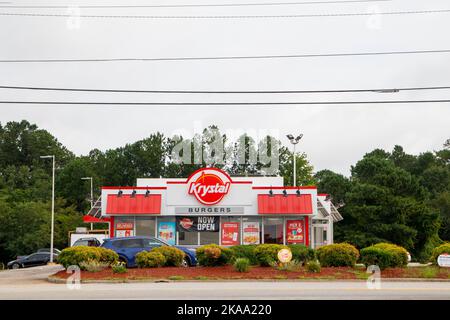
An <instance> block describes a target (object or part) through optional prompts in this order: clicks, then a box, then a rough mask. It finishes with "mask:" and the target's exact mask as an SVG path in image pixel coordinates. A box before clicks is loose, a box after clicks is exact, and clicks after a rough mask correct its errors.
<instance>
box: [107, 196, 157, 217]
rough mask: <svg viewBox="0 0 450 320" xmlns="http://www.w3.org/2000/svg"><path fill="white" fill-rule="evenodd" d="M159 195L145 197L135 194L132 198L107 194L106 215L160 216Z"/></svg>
mask: <svg viewBox="0 0 450 320" xmlns="http://www.w3.org/2000/svg"><path fill="white" fill-rule="evenodd" d="M160 213H161V195H160V194H151V195H149V196H147V197H146V196H145V195H143V194H136V195H135V196H134V197H132V196H131V195H129V194H123V195H122V196H120V197H119V196H118V195H117V194H109V195H108V202H107V206H106V214H160Z"/></svg>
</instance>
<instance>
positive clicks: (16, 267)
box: [11, 263, 20, 269]
mask: <svg viewBox="0 0 450 320" xmlns="http://www.w3.org/2000/svg"><path fill="white" fill-rule="evenodd" d="M11 269H20V264H18V263H13V265H12V266H11Z"/></svg>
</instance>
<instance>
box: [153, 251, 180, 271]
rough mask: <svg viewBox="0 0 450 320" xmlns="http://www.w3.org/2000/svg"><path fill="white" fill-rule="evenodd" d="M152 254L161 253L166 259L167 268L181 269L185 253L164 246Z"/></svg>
mask: <svg viewBox="0 0 450 320" xmlns="http://www.w3.org/2000/svg"><path fill="white" fill-rule="evenodd" d="M151 252H159V253H161V254H162V255H163V256H164V257H165V258H166V264H165V265H166V266H174V267H179V266H181V264H182V263H183V259H184V257H185V253H184V252H183V251H181V250H180V249H178V248H175V247H169V246H162V247H157V248H154V249H153V250H152V251H151Z"/></svg>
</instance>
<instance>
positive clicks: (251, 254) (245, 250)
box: [229, 244, 258, 265]
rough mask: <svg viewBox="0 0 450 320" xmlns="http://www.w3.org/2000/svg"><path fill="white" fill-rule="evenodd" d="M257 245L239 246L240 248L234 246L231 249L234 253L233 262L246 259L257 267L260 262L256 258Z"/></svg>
mask: <svg viewBox="0 0 450 320" xmlns="http://www.w3.org/2000/svg"><path fill="white" fill-rule="evenodd" d="M256 247H257V246H256V245H254V244H249V245H245V244H243V245H238V246H232V247H230V248H229V249H230V250H231V251H232V252H233V257H232V261H231V262H233V261H235V260H237V259H239V258H246V259H248V261H249V262H250V264H251V265H257V264H258V260H257V259H256V256H255V249H256Z"/></svg>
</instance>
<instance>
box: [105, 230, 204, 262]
mask: <svg viewBox="0 0 450 320" xmlns="http://www.w3.org/2000/svg"><path fill="white" fill-rule="evenodd" d="M161 246H172V245H170V244H168V243H167V242H165V241H163V240H160V239H158V238H155V237H144V236H140V237H123V238H110V239H105V240H104V242H103V244H102V247H103V248H106V249H111V250H113V251H115V252H116V253H117V254H118V255H119V260H120V261H122V262H124V263H125V264H126V265H127V267H135V266H136V262H135V257H136V254H137V253H139V252H141V251H144V250H146V251H150V250H152V249H153V248H156V247H161ZM172 247H175V248H178V249H180V250H182V251H183V252H184V253H185V254H186V256H185V258H184V261H183V266H185V267H189V266H195V265H197V258H196V256H195V250H194V249H189V248H186V247H180V246H172Z"/></svg>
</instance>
